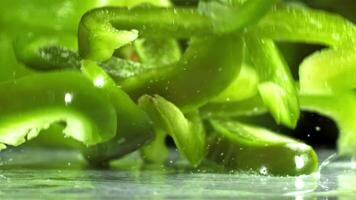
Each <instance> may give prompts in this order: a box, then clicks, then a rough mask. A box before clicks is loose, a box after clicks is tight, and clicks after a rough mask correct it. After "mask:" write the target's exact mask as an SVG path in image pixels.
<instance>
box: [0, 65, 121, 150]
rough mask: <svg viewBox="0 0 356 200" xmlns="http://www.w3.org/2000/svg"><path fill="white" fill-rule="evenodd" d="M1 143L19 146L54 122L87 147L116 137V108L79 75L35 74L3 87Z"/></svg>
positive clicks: (67, 73) (67, 134) (0, 120)
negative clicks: (64, 124) (60, 124)
mask: <svg viewBox="0 0 356 200" xmlns="http://www.w3.org/2000/svg"><path fill="white" fill-rule="evenodd" d="M0 90H1V91H2V93H3V94H5V95H2V96H1V98H0V113H1V119H0V127H1V128H0V143H3V144H8V145H15V146H17V145H20V144H22V143H23V142H25V141H26V139H31V138H33V137H36V136H37V134H38V133H39V131H40V130H42V129H46V128H48V127H49V125H50V124H52V123H55V122H65V123H66V128H65V129H64V133H65V135H66V136H69V137H72V138H74V139H76V140H78V141H80V142H82V143H84V144H85V145H94V144H97V143H101V142H104V141H107V140H109V139H110V138H112V137H114V135H115V133H116V129H117V124H116V113H115V108H114V107H113V105H112V104H111V102H110V100H109V98H108V97H107V95H105V94H104V93H103V92H101V91H100V90H98V89H97V88H95V87H93V86H92V85H91V84H90V82H89V81H88V80H87V79H86V78H85V77H84V76H83V75H81V74H80V73H77V72H65V71H64V72H55V73H48V74H47V73H46V74H34V75H30V76H26V77H23V78H20V79H15V80H11V81H7V82H3V83H1V84H0Z"/></svg>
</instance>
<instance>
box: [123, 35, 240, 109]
mask: <svg viewBox="0 0 356 200" xmlns="http://www.w3.org/2000/svg"><path fill="white" fill-rule="evenodd" d="M241 57H242V42H241V39H240V37H238V36H233V35H227V36H221V37H202V38H199V39H197V38H194V39H193V40H192V41H191V43H190V46H189V48H188V49H187V51H186V52H185V54H184V55H183V56H182V58H181V60H180V61H179V62H178V63H176V64H175V65H174V66H171V67H165V68H157V69H153V70H151V71H147V72H146V73H143V74H142V75H138V76H135V77H132V78H128V79H125V80H124V81H123V82H120V83H119V85H121V87H122V88H123V89H124V90H125V91H127V93H128V94H130V96H132V97H133V98H134V99H137V98H139V97H140V96H142V95H143V94H150V95H154V94H158V95H160V96H162V97H164V98H166V99H167V100H169V101H171V102H172V103H174V104H175V105H177V106H178V107H179V108H180V109H182V111H184V112H186V111H192V110H194V109H196V108H197V107H199V106H201V105H203V104H205V103H207V102H208V101H209V100H210V99H211V98H213V97H215V96H216V95H217V94H219V93H220V92H222V91H223V90H224V89H225V88H226V87H227V86H228V85H229V84H230V83H231V82H232V81H233V80H234V78H235V77H236V75H237V74H238V72H239V70H240V65H241Z"/></svg>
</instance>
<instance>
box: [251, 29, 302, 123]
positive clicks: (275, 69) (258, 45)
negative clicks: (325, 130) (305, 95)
mask: <svg viewBox="0 0 356 200" xmlns="http://www.w3.org/2000/svg"><path fill="white" fill-rule="evenodd" d="M245 42H246V46H247V49H248V54H249V57H250V59H251V60H252V62H253V64H254V66H255V69H256V71H257V73H258V75H259V80H260V83H259V85H258V91H259V94H260V96H261V98H262V100H263V102H264V103H265V105H266V106H267V108H268V109H269V110H270V112H271V114H272V116H273V118H274V119H275V120H276V122H277V123H278V124H283V125H286V126H288V127H291V128H294V127H295V126H296V125H297V122H298V118H299V102H298V93H297V89H296V87H295V81H294V79H293V77H292V74H291V72H290V69H289V67H288V65H287V63H286V61H285V60H284V58H283V56H282V55H281V53H280V52H279V50H278V48H277V46H276V45H275V44H274V42H273V41H272V40H270V39H260V38H257V37H253V36H251V35H250V36H247V37H246V38H245Z"/></svg>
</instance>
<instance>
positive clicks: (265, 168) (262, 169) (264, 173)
mask: <svg viewBox="0 0 356 200" xmlns="http://www.w3.org/2000/svg"><path fill="white" fill-rule="evenodd" d="M259 172H260V174H262V175H267V174H268V170H267V167H266V166H262V167H261V168H260V170H259Z"/></svg>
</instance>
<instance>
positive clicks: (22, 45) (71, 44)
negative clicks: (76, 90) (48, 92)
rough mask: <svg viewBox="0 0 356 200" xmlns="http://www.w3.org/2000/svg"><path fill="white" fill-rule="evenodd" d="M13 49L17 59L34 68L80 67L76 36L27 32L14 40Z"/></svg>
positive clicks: (46, 69) (43, 69) (44, 69)
mask: <svg viewBox="0 0 356 200" xmlns="http://www.w3.org/2000/svg"><path fill="white" fill-rule="evenodd" d="M14 50H15V55H16V57H17V60H19V61H20V62H22V63H24V64H25V65H27V66H28V67H30V68H32V69H35V70H40V71H50V70H59V69H79V68H80V57H79V56H78V54H77V53H75V51H76V38H75V37H73V36H71V35H64V34H62V35H55V34H52V35H44V34H41V35H35V34H27V35H25V36H21V37H18V38H17V39H16V40H15V41H14Z"/></svg>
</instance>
